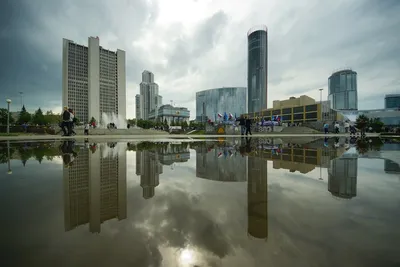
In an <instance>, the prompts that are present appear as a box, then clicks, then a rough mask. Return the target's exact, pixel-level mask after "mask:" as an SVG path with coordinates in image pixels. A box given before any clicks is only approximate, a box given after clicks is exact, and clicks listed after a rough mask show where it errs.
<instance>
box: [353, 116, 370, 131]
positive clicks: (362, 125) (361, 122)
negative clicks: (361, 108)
mask: <svg viewBox="0 0 400 267" xmlns="http://www.w3.org/2000/svg"><path fill="white" fill-rule="evenodd" d="M368 124H369V119H368V117H367V116H365V115H360V116H358V117H357V119H356V125H355V126H356V128H357V129H359V130H360V131H365V129H366V128H367V126H368Z"/></svg>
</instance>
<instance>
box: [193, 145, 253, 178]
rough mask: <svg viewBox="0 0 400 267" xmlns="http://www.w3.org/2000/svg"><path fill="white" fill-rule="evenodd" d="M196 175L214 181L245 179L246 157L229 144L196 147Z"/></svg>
mask: <svg viewBox="0 0 400 267" xmlns="http://www.w3.org/2000/svg"><path fill="white" fill-rule="evenodd" d="M195 150H196V177H198V178H203V179H207V180H214V181H225V182H245V181H247V157H244V156H242V155H240V153H238V152H237V151H236V149H234V148H233V146H231V145H229V144H228V145H227V146H217V145H214V144H211V145H209V146H207V145H206V144H205V145H203V146H198V147H196V149H195Z"/></svg>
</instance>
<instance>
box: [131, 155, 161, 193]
mask: <svg viewBox="0 0 400 267" xmlns="http://www.w3.org/2000/svg"><path fill="white" fill-rule="evenodd" d="M162 173H163V167H162V164H161V163H160V159H159V157H158V153H157V152H156V151H149V150H144V151H136V175H140V186H141V187H142V188H143V198H144V199H149V198H152V197H153V196H154V194H155V188H156V187H157V186H158V185H159V184H160V174H162Z"/></svg>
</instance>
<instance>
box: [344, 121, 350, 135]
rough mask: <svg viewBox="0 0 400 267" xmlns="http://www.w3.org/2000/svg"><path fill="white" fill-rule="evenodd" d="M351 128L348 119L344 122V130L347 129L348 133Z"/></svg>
mask: <svg viewBox="0 0 400 267" xmlns="http://www.w3.org/2000/svg"><path fill="white" fill-rule="evenodd" d="M349 129H350V123H349V121H346V122H345V123H344V131H345V132H346V133H349Z"/></svg>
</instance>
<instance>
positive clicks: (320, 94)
mask: <svg viewBox="0 0 400 267" xmlns="http://www.w3.org/2000/svg"><path fill="white" fill-rule="evenodd" d="M318 90H319V101H320V102H321V104H322V91H324V88H320V89H318Z"/></svg>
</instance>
